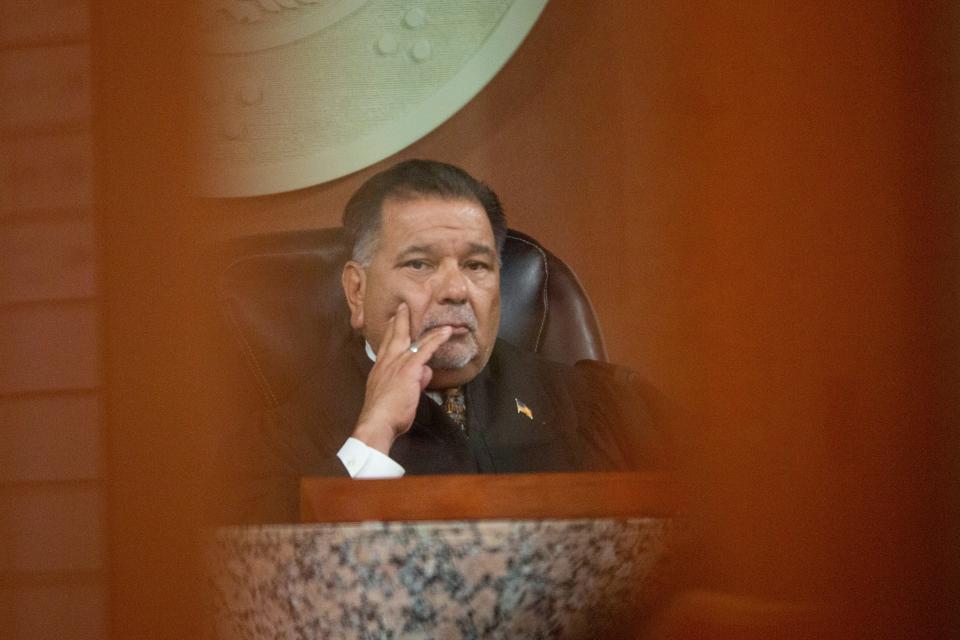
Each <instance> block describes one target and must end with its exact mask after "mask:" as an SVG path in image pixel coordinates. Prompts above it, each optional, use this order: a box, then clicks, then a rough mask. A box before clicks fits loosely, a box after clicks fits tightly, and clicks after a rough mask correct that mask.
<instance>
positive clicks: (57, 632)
mask: <svg viewBox="0 0 960 640" xmlns="http://www.w3.org/2000/svg"><path fill="white" fill-rule="evenodd" d="M88 39H89V21H88V16H87V4H86V2H48V1H42V2H24V1H21V0H14V1H11V2H4V3H2V5H0V96H2V103H3V108H2V109H0V532H2V533H0V538H2V540H3V545H2V547H3V550H2V552H0V600H2V602H3V604H2V607H0V636H2V637H4V638H13V639H17V640H20V639H28V638H30V639H34V638H37V639H39V638H51V639H52V638H67V637H70V638H89V639H91V640H92V639H94V638H103V637H105V636H106V633H107V626H106V617H107V616H106V606H107V603H106V600H107V596H106V591H107V590H106V579H105V576H106V539H105V538H106V536H105V522H104V515H105V511H106V507H105V495H106V484H105V482H104V478H103V476H104V464H103V458H104V455H103V447H104V440H103V437H102V421H101V413H102V412H101V397H100V391H99V390H100V385H101V375H100V363H101V359H100V340H99V331H100V329H99V321H98V318H99V314H98V304H99V300H98V287H97V268H98V261H97V251H98V248H97V242H96V238H95V232H94V220H93V200H92V193H93V166H92V165H93V163H92V137H91V133H90V130H91V98H90V87H91V81H90V77H91V72H90V56H89V49H90V46H89V42H88Z"/></svg>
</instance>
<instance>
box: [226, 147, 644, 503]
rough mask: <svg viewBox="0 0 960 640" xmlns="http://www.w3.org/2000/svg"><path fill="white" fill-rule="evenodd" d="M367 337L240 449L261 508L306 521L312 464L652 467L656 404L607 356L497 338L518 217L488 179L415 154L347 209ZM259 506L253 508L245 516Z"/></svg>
mask: <svg viewBox="0 0 960 640" xmlns="http://www.w3.org/2000/svg"><path fill="white" fill-rule="evenodd" d="M344 228H345V230H346V231H347V234H348V237H349V239H350V241H351V243H352V253H351V259H350V260H349V261H348V262H347V263H346V264H345V265H344V267H343V272H342V284H343V291H344V294H345V296H346V300H347V304H348V306H349V309H350V324H351V326H352V328H353V329H354V332H355V338H354V339H351V340H346V341H345V342H344V343H343V344H342V345H340V347H339V348H338V349H337V350H336V352H337V354H336V356H335V357H334V359H333V361H331V362H328V363H324V366H321V367H320V368H319V369H318V372H317V373H315V374H314V375H313V376H311V377H310V378H309V379H308V380H306V381H305V382H304V384H303V385H301V387H300V388H299V390H298V392H297V393H295V394H294V395H293V397H292V398H291V399H289V400H288V401H286V402H285V403H283V404H282V405H280V406H278V407H275V408H273V409H270V410H269V411H268V412H267V413H266V415H265V416H264V420H263V421H262V423H261V425H260V428H259V430H258V431H257V432H256V433H255V434H254V435H253V437H252V438H251V441H250V443H249V446H245V447H244V451H245V453H246V454H247V455H246V457H247V461H246V463H245V464H241V467H242V469H243V474H244V476H245V479H244V483H245V488H246V491H245V494H246V496H245V498H244V500H245V501H246V502H247V505H246V507H247V508H246V510H247V511H248V514H252V519H254V520H260V521H263V520H267V521H283V520H287V521H293V520H294V519H295V517H296V506H297V486H298V481H299V478H300V477H302V476H310V475H350V476H352V477H355V478H384V477H399V476H402V475H404V474H405V473H410V474H442V473H520V472H537V471H586V470H614V469H642V468H648V467H651V466H653V465H655V464H656V463H657V462H658V460H659V453H658V449H657V447H656V445H655V444H654V442H653V439H652V425H651V420H650V416H649V413H648V409H647V407H646V405H645V404H644V402H643V401H642V400H641V399H640V398H639V397H638V396H637V395H636V394H635V393H634V390H633V389H632V388H630V387H629V385H624V384H622V383H621V382H619V381H618V380H617V379H616V376H614V375H611V372H610V371H611V370H610V369H607V368H605V367H603V366H601V365H590V364H586V365H584V366H578V367H569V366H566V365H561V364H558V363H554V362H550V361H548V360H545V359H543V358H540V357H539V356H537V355H535V354H532V353H527V352H524V351H522V350H520V349H517V348H515V347H513V346H512V345H509V344H507V343H506V342H504V341H501V340H498V339H497V330H498V326H499V321H500V262H499V256H500V251H501V249H502V247H503V242H504V238H505V236H506V228H507V226H506V220H505V217H504V215H503V212H502V210H501V207H500V203H499V201H498V199H497V197H496V195H495V194H494V193H493V191H492V190H490V189H489V187H487V186H486V185H484V184H482V183H480V182H478V181H477V180H475V179H474V178H472V177H471V176H469V175H468V174H467V173H466V172H464V171H462V170H461V169H459V168H457V167H453V166H451V165H448V164H443V163H439V162H431V161H422V160H412V161H407V162H403V163H400V164H398V165H395V166H394V167H392V168H390V169H388V170H386V171H384V172H381V173H379V174H377V175H375V176H374V177H372V178H371V179H370V180H368V181H367V182H366V183H365V184H364V185H363V186H361V188H360V189H359V190H358V191H357V192H356V193H355V194H354V196H353V197H352V198H351V200H350V202H349V203H348V204H347V207H346V210H345V213H344ZM247 519H251V518H250V517H248V518H247Z"/></svg>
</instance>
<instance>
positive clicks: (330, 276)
mask: <svg viewBox="0 0 960 640" xmlns="http://www.w3.org/2000/svg"><path fill="white" fill-rule="evenodd" d="M347 258H348V250H347V247H346V243H345V242H344V235H343V232H342V229H339V228H338V229H310V230H303V231H292V232H282V233H274V234H267V235H260V236H251V237H248V238H242V239H240V240H238V241H235V242H234V243H233V244H232V245H231V246H230V248H229V250H228V264H227V266H226V267H225V268H224V269H223V271H222V273H221V277H220V281H219V285H218V286H219V296H220V302H221V307H222V310H223V313H224V315H225V316H226V318H227V319H228V321H229V323H230V325H231V326H232V328H233V330H234V334H235V338H236V340H237V342H238V344H239V346H240V349H241V351H242V352H243V355H244V359H245V360H246V362H247V364H248V365H249V367H250V370H251V372H252V374H253V376H254V378H255V379H256V381H257V384H258V386H259V388H260V390H261V392H262V393H263V397H264V400H265V402H266V403H267V404H268V405H271V406H272V405H277V404H280V403H282V402H283V401H284V399H285V398H286V397H287V396H288V395H289V394H290V393H291V392H292V391H294V390H295V389H296V388H297V386H298V385H299V384H300V383H301V382H302V381H303V380H304V379H305V378H306V377H307V376H308V375H309V374H310V373H311V372H312V371H313V370H314V369H316V368H317V367H319V366H322V364H323V362H325V361H326V360H327V358H326V354H327V353H330V352H331V350H332V349H334V348H336V347H337V346H339V345H340V344H342V342H343V341H344V340H347V339H349V338H350V332H351V329H350V324H349V312H348V309H347V305H346V301H345V300H344V297H343V291H342V289H341V287H340V271H341V268H342V266H343V263H344V262H345V261H346V260H347ZM502 262H503V266H502V269H501V285H500V296H501V300H500V305H501V317H500V333H499V337H500V338H502V339H504V340H506V341H507V342H510V343H512V344H514V345H516V346H519V347H521V348H524V349H527V350H529V351H533V352H536V353H539V354H541V355H543V356H544V357H547V358H549V359H551V360H557V361H560V362H566V363H569V364H573V363H575V362H576V361H578V360H581V359H585V358H589V359H593V360H600V361H604V362H605V361H606V360H607V354H606V349H605V347H604V343H603V337H602V335H601V333H600V325H599V323H598V322H597V318H596V314H595V313H594V311H593V307H592V306H591V305H590V300H589V299H588V298H587V295H586V292H585V291H584V290H583V287H582V286H581V285H580V282H579V281H578V280H577V277H576V275H575V274H574V273H573V271H571V269H570V268H569V267H568V266H567V265H566V264H564V263H563V262H562V261H561V260H560V259H559V258H557V257H556V256H554V255H553V254H552V253H550V252H549V251H547V250H546V249H544V248H543V247H541V246H540V244H539V243H537V241H536V240H534V239H533V238H531V237H530V236H528V235H525V234H523V233H520V232H518V231H514V230H510V231H508V233H507V239H506V243H505V245H504V249H503V255H502Z"/></svg>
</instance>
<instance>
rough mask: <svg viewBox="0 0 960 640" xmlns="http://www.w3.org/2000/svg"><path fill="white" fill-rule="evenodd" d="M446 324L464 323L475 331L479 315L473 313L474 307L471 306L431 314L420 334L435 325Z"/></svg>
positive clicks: (425, 319)
mask: <svg viewBox="0 0 960 640" xmlns="http://www.w3.org/2000/svg"><path fill="white" fill-rule="evenodd" d="M446 324H456V325H462V326H464V327H466V328H467V329H469V330H470V332H471V333H472V332H474V331H476V330H477V316H476V315H475V314H474V313H473V309H471V308H470V307H459V308H456V309H451V310H450V311H448V312H445V313H442V314H437V315H431V316H427V317H426V318H424V321H423V327H422V328H421V329H420V335H421V336H422V335H423V334H425V333H426V332H427V331H430V329H433V328H434V327H439V326H442V325H446Z"/></svg>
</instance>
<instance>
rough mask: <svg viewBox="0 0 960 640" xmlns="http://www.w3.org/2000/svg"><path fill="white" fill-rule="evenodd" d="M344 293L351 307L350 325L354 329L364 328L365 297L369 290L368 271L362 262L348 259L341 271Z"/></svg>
mask: <svg viewBox="0 0 960 640" xmlns="http://www.w3.org/2000/svg"><path fill="white" fill-rule="evenodd" d="M340 284H341V285H343V295H344V296H346V298H347V305H348V306H349V307H350V326H351V327H353V329H354V330H356V331H360V330H361V329H363V299H364V296H365V295H366V292H367V272H366V271H364V269H363V267H362V266H360V263H358V262H354V261H353V260H348V261H347V263H346V264H345V265H343V271H342V272H341V273H340Z"/></svg>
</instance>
